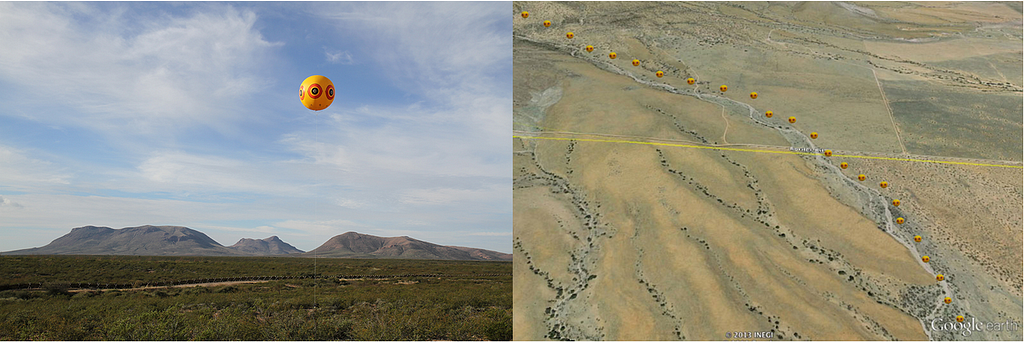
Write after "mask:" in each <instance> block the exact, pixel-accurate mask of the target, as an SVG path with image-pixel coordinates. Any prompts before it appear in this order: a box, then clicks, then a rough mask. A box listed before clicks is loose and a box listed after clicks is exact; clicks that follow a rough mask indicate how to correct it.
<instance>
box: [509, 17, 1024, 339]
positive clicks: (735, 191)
mask: <svg viewBox="0 0 1024 343" xmlns="http://www.w3.org/2000/svg"><path fill="white" fill-rule="evenodd" d="M861 6H869V7H870V6H871V5H870V4H867V5H864V4H860V3H858V4H857V5H850V4H827V3H826V4H802V5H793V4H785V5H783V4H777V3H776V4H771V5H768V6H766V5H764V4H756V3H744V4H709V3H535V2H530V3H514V5H513V7H514V12H515V13H516V14H518V13H519V11H521V10H528V11H530V12H531V16H530V18H528V19H525V20H524V19H522V18H519V17H516V19H514V23H515V24H514V32H513V34H514V35H515V38H516V39H515V41H514V46H513V51H514V78H513V87H514V88H513V89H514V93H515V104H514V110H513V111H514V112H513V121H514V123H515V126H514V127H515V130H517V132H516V133H515V135H516V136H519V137H520V138H515V139H514V145H513V150H514V168H515V169H514V173H513V175H514V183H513V188H514V193H513V194H514V195H513V201H514V208H515V210H514V215H513V220H514V224H513V225H514V240H515V242H514V248H515V251H514V254H516V255H519V256H516V257H515V258H516V260H517V261H519V262H521V261H526V263H519V262H517V264H516V267H515V274H514V280H515V282H516V293H515V295H514V300H515V311H514V313H515V327H514V330H515V331H514V335H515V339H517V340H536V339H584V340H678V339H686V340H721V339H728V338H732V335H734V334H735V333H737V332H739V333H741V334H743V333H747V332H757V333H765V332H767V333H770V334H771V335H772V338H773V339H817V340H892V339H900V340H927V339H942V340H963V339H972V340H977V339H980V340H986V339H1018V340H1019V339H1021V331H1020V330H1017V331H1013V332H974V333H973V334H972V335H970V336H964V335H959V333H956V334H954V333H952V332H949V331H935V330H932V329H931V328H930V323H931V321H932V320H933V319H936V320H940V323H941V321H943V320H945V321H948V320H951V319H952V318H953V317H954V316H956V315H958V314H959V315H965V316H966V317H968V318H977V319H978V320H983V321H985V322H990V321H1002V320H1011V321H1015V322H1017V323H1020V322H1021V315H1020V313H1021V312H1022V302H1021V291H1020V289H1021V287H1022V286H1021V279H1022V276H1021V272H1020V271H1021V269H1022V267H1021V262H1020V261H1021V260H1022V259H1024V258H1022V256H1021V255H1022V248H1021V247H1022V243H1021V242H1022V240H1024V238H1022V236H1021V225H1022V224H1021V214H1020V209H1021V208H1022V207H1024V205H1022V204H1021V200H1020V199H1021V198H1022V196H1021V194H1022V191H1021V189H1022V183H1021V179H1020V178H1019V177H1020V176H1021V171H1020V169H1019V166H1020V157H1019V155H1018V157H1017V158H1016V159H1013V158H1006V159H1008V160H1010V161H1002V160H1000V161H989V162H991V163H996V164H1000V163H1001V164H1007V163H1009V165H1010V166H1011V167H1012V166H1018V168H998V167H966V166H956V165H942V164H934V163H921V162H906V161H876V160H868V159H860V158H845V159H840V158H838V157H834V158H826V157H824V156H799V155H794V154H778V153H763V152H756V151H735V150H733V151H724V150H714V149H698V148H682V147H667V146H658V145H644V144H632V143H628V144H627V143H622V142H615V140H616V139H618V140H625V139H629V140H639V141H672V142H689V143H690V144H693V145H692V146H703V147H712V148H713V147H715V146H730V147H735V146H746V147H750V146H759V147H788V146H793V147H800V148H830V149H836V150H837V151H843V152H844V153H849V154H851V155H857V154H858V153H863V154H871V155H873V156H889V157H900V156H906V155H902V154H903V152H904V150H907V153H911V154H921V153H922V152H920V151H915V149H920V147H925V148H927V149H925V150H927V151H926V152H927V153H928V154H929V155H933V154H939V155H938V156H935V158H936V159H942V158H943V157H942V155H941V154H942V153H944V152H947V151H949V150H951V148H948V147H949V146H948V144H947V143H946V141H941V140H940V139H939V138H938V137H939V136H940V135H941V133H940V131H938V130H934V129H930V128H927V127H925V128H919V127H901V126H899V125H900V123H907V122H908V121H907V120H905V119H903V118H916V117H918V116H921V115H923V114H922V113H917V112H914V111H917V110H916V109H915V107H908V106H896V107H893V106H892V104H891V103H890V101H891V100H889V99H888V98H887V97H886V90H885V87H886V84H885V83H884V82H882V81H879V80H878V79H877V75H879V74H880V73H882V74H886V75H889V76H891V75H894V74H899V75H905V77H903V78H899V79H898V80H900V81H908V80H912V81H913V82H924V83H927V84H928V85H929V86H930V87H935V88H936V89H943V91H947V92H974V93H972V94H980V93H985V94H998V96H1009V97H1013V96H1016V97H1017V98H1018V99H1019V98H1020V93H1019V92H1020V90H1019V88H1020V83H1019V82H1018V83H1013V82H1014V81H1013V80H1010V81H1009V83H1007V82H1005V81H1003V80H999V81H998V82H997V81H994V80H978V79H977V78H974V79H966V80H959V79H956V78H950V77H949V76H950V75H966V73H968V72H966V71H963V70H960V69H943V68H949V65H943V67H938V66H937V65H931V64H924V62H920V61H915V60H911V59H910V58H912V57H917V55H913V54H908V55H907V56H906V57H904V56H894V55H893V53H892V51H896V50H894V49H896V47H898V46H899V45H900V44H902V45H913V44H915V43H909V42H907V41H906V40H907V39H918V38H921V39H925V38H927V39H933V38H934V39H935V40H936V41H938V42H940V43H941V42H942V41H941V39H947V38H944V37H946V36H941V35H937V34H936V33H935V32H940V31H942V30H946V31H949V32H947V33H948V34H949V36H950V37H951V35H952V34H954V33H955V34H958V35H961V36H962V35H968V36H970V35H972V34H975V35H977V37H975V38H978V39H975V38H970V37H969V38H970V39H974V40H972V41H971V43H972V44H981V45H986V48H985V49H979V50H973V52H972V53H971V54H963V55H957V54H947V55H943V56H938V55H934V54H932V55H929V54H927V50H928V49H940V48H941V47H942V46H943V45H942V44H945V43H941V44H940V43H934V44H933V43H929V44H931V45H928V44H924V45H919V46H917V47H916V48H917V49H920V50H915V51H914V52H913V53H916V54H924V55H928V56H929V59H927V61H928V62H929V63H937V62H943V61H950V60H957V59H958V58H975V57H978V56H979V55H985V56H990V55H991V54H999V53H1004V54H1005V53H1008V52H1009V53H1014V51H1013V49H1007V46H1009V45H1007V44H1006V39H1016V42H1017V45H1016V46H1017V50H1016V54H1017V55H1018V56H1019V54H1020V45H1021V44H1020V35H1019V33H1018V34H1017V35H1016V36H1012V37H1010V38H1006V37H1005V36H1004V37H1003V38H1002V39H1003V40H993V41H997V42H998V43H993V44H989V43H988V41H986V40H984V39H980V35H987V33H988V32H986V31H979V32H980V33H977V32H976V33H971V32H969V30H964V29H963V27H968V26H970V25H974V24H973V23H969V22H959V23H958V24H956V25H948V23H947V24H943V25H940V24H937V23H932V22H931V21H927V22H922V23H906V22H902V23H896V22H889V21H887V20H888V19H886V18H887V17H886V15H887V14H888V13H893V12H900V15H902V16H904V17H913V16H912V15H911V14H914V13H916V15H919V16H936V15H941V14H942V13H947V12H949V13H954V14H950V16H951V18H953V19H950V20H952V21H956V20H965V19H963V18H975V17H979V16H980V17H984V16H989V17H986V18H988V19H986V20H984V22H985V23H986V24H985V25H991V24H992V23H1003V22H1006V21H1008V20H1011V19H1007V20H1003V21H999V20H994V19H993V18H991V15H992V13H993V11H995V12H996V13H1004V12H1007V11H1008V13H1009V14H1010V15H1014V16H1016V18H1017V20H1018V21H1017V24H1016V25H1017V26H1016V27H1018V31H1019V27H1020V24H1019V18H1020V13H1019V12H1015V11H1014V10H1013V9H1011V8H1009V7H1005V6H1004V7H1003V9H1002V11H1003V12H1000V11H999V10H997V9H995V8H993V7H991V6H987V5H986V6H974V5H970V6H964V7H963V8H958V7H955V6H953V7H948V6H947V7H941V8H931V7H921V6H916V5H904V6H895V5H893V4H888V3H887V4H883V5H880V6H884V7H880V8H879V9H878V10H877V11H875V10H874V9H872V8H869V7H861ZM915 11H916V12H915ZM1004 14H1005V13H1004ZM543 20H551V21H552V22H553V23H554V25H552V27H551V28H544V27H543V26H541V25H540V22H541V21H543ZM905 20H909V19H905ZM972 20H973V19H972ZM979 22H980V21H979ZM830 23H831V24H833V25H837V26H839V27H840V28H843V29H845V31H844V30H836V29H834V28H829V25H827V24H830ZM908 27H912V28H915V29H922V30H925V29H927V30H925V31H921V30H913V31H910V32H912V34H907V35H901V36H898V37H895V36H889V35H894V34H898V33H900V32H904V31H906V30H904V29H906V28H908ZM992 30H1001V29H1000V28H995V29H992ZM566 31H573V32H574V34H575V35H576V36H575V38H574V39H573V40H571V41H570V40H568V39H566V38H565V37H564V34H565V32H566ZM953 31H955V32H953ZM928 32H931V33H928ZM999 32H1002V31H999ZM769 34H770V35H771V37H770V38H769ZM867 38H870V39H867ZM897 38H899V39H897ZM985 38H986V39H987V38H988V37H985ZM965 39H966V38H965ZM587 44H592V45H594V46H595V51H594V52H592V53H587V52H585V51H584V50H583V47H584V46H585V45H587ZM986 49H987V50H986ZM609 51H615V52H616V53H617V54H618V55H619V56H618V58H617V59H616V60H610V59H608V57H607V53H608V52H609ZM906 51H910V50H906ZM979 51H982V52H979ZM989 52H991V54H989ZM633 58H638V59H640V60H641V61H642V64H641V66H638V67H635V66H632V65H631V64H630V60H632V59H633ZM922 60H924V59H922ZM991 61H995V63H996V69H998V68H1001V67H1002V66H1001V65H1000V63H1003V62H999V60H998V59H991ZM1010 62H1012V61H1010ZM958 63H959V62H958ZM964 63H966V62H964ZM972 63H974V62H971V63H967V64H970V65H973V64H972ZM967 64H965V65H967ZM1003 64H1005V63H1003ZM900 68H906V70H904V69H900ZM657 70H663V71H665V73H666V76H665V77H663V78H656V77H655V76H654V75H653V74H654V71H657ZM894 70H903V71H905V72H904V73H902V74H901V73H899V72H897V71H894ZM992 75H995V74H994V73H993V74H992ZM688 77H694V78H696V79H697V80H699V82H698V83H697V84H696V85H692V86H691V85H687V84H686V81H685V80H686V78H688ZM896 79H897V78H888V79H886V80H896ZM997 83H998V84H997ZM720 84H728V85H729V87H730V90H729V91H728V92H725V93H724V94H723V93H722V92H719V91H718V90H717V87H718V85H720ZM752 90H756V91H757V92H758V93H759V94H761V97H759V98H758V99H756V100H751V99H750V98H749V97H747V94H748V93H749V92H750V91H752ZM897 93H898V92H897ZM897 95H898V96H900V97H903V96H906V95H905V94H903V93H898V94H897ZM965 106H969V105H965ZM894 108H895V109H896V110H894ZM769 109H770V110H772V111H774V112H775V113H776V115H775V117H773V118H771V119H767V118H764V117H763V115H762V114H763V112H764V111H765V110H769ZM996 110H998V111H1007V112H1006V113H1010V114H1012V113H1013V111H1018V112H1020V110H1019V108H1016V109H1015V108H996ZM982 112H986V111H979V113H982ZM988 112H990V111H988ZM791 115H792V116H797V117H798V118H799V120H798V122H797V123H796V124H794V125H790V124H789V123H786V122H785V118H786V117H788V116H791ZM979 115H981V114H979ZM1009 117H1011V116H1009V115H1004V114H1003V113H995V114H993V118H1009ZM983 119H985V118H983ZM992 122H993V123H998V124H993V125H996V126H1000V127H1004V126H1009V127H1010V128H1009V129H1007V130H1005V132H1016V135H1019V134H1020V130H1021V127H1020V124H1019V123H1020V120H1019V119H1018V120H1017V121H1013V120H1007V119H993V121H992ZM1014 130H1016V131H1014ZM810 131H816V132H818V133H819V134H820V138H819V139H816V140H811V139H810V138H808V133H809V132H810ZM995 132H1003V131H998V130H997V131H995ZM898 133H903V134H908V135H909V136H910V137H911V140H909V143H910V144H907V143H908V141H904V140H903V139H902V138H901V137H900V135H898ZM997 134H1000V135H1002V133H997ZM1004 136H1005V135H1004ZM574 137H575V138H579V139H575V140H574ZM594 137H599V138H602V139H603V141H590V140H586V139H583V138H588V139H589V138H594ZM1000 137H1002V136H1000ZM1011 137H1012V135H1011ZM967 139H970V138H967ZM1010 139H1016V140H1017V141H1019V140H1020V137H1015V138H1010ZM919 142H925V143H927V145H922V144H924V143H919ZM737 144H739V145H737ZM985 144H988V143H987V142H983V141H980V140H979V141H978V142H977V143H976V144H975V145H973V146H975V147H977V146H986V145H985ZM1018 145H1019V144H1018ZM967 146H971V145H969V144H968V145H967ZM958 152H959V153H958V154H951V155H950V156H953V157H966V158H973V159H979V158H982V159H983V158H987V157H988V156H990V155H988V154H986V153H985V152H978V153H976V154H975V153H971V152H972V150H971V149H962V150H958ZM964 152H966V153H964ZM999 154H1000V155H999V156H1012V154H1013V152H1012V150H1008V151H1007V152H1005V153H1004V152H1000V153H999ZM841 161H846V162H849V163H850V165H851V167H850V168H849V169H847V170H842V169H840V168H839V167H838V164H839V162H841ZM949 161H953V159H950V160H949ZM956 161H963V159H958V160H956ZM982 161H984V160H982ZM859 173H865V174H868V175H871V178H870V180H868V181H870V182H859V181H856V175H857V174H859ZM898 176H899V177H898ZM883 177H886V178H887V179H888V180H890V182H891V183H892V185H893V186H892V187H890V188H887V189H882V188H880V187H878V186H877V182H878V181H879V178H883ZM888 177H891V178H888ZM893 198H900V199H903V204H902V206H900V207H894V206H892V205H890V201H891V199H893ZM923 198H927V199H923ZM965 198H967V199H971V200H972V201H970V203H966V202H964V201H963V199H965ZM897 216H902V217H905V218H907V223H905V224H904V225H897V224H895V218H896V217H897ZM964 227H968V228H969V230H971V232H974V233H977V234H976V235H975V236H974V237H961V236H962V230H963V229H961V228H964ZM916 234H921V235H924V236H926V237H928V239H927V240H926V241H925V242H923V244H915V243H914V242H913V240H912V237H913V236H914V235H916ZM921 254H929V255H930V256H932V257H933V262H932V263H928V264H926V263H923V262H921V260H920V256H921ZM936 273H944V274H946V275H949V277H948V279H947V281H945V282H937V281H936V280H935V274H936ZM986 286H988V287H986ZM947 295H951V296H953V297H954V298H955V299H956V301H954V303H953V304H950V305H946V304H943V303H942V302H941V299H942V298H943V297H945V296H947ZM965 299H972V300H970V301H966V300H965ZM997 302H998V303H999V305H994V304H996V303H997ZM727 335H728V336H727ZM740 338H742V337H740Z"/></svg>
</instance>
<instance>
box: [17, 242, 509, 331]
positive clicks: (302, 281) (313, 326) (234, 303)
mask: <svg viewBox="0 0 1024 343" xmlns="http://www.w3.org/2000/svg"><path fill="white" fill-rule="evenodd" d="M315 263H316V264H317V265H316V267H315V268H314V266H313V264H314V261H313V260H312V259H307V258H283V257H282V258H255V257H138V256H119V257H113V256H16V257H10V256H4V257H0V275H3V276H4V278H3V281H2V282H0V286H2V285H13V284H23V283H33V282H35V283H38V284H37V285H36V286H32V287H31V288H19V289H7V290H4V291H0V339H3V340H511V338H512V282H511V274H510V273H511V267H512V264H511V263H508V262H464V261H459V262H454V261H424V260H416V261H410V260H349V259H319V260H317V261H315ZM314 269H315V270H316V271H314ZM337 275H345V276H346V278H337V277H335V276H337ZM359 275H364V276H368V277H357V276H359ZM397 275H440V276H438V277H425V276H397ZM242 276H277V277H279V278H277V279H267V280H264V281H258V282H254V283H208V284H204V285H199V286H191V285H189V284H185V285H179V286H176V287H171V286H168V287H145V286H146V284H147V283H150V284H152V283H167V282H171V281H172V280H181V279H191V280H197V281H199V282H202V281H216V280H211V279H218V278H220V279H225V278H238V277H242ZM79 283H86V284H89V283H91V284H97V283H102V284H104V286H105V285H106V284H117V285H121V286H124V285H129V284H130V285H131V286H134V287H133V288H123V289H111V288H105V287H104V286H99V287H97V286H80V285H78V284H79ZM178 283H180V282H178ZM119 287H120V286H119ZM8 288H10V287H8Z"/></svg>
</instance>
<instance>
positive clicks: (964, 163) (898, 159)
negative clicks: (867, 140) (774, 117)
mask: <svg viewBox="0 0 1024 343" xmlns="http://www.w3.org/2000/svg"><path fill="white" fill-rule="evenodd" d="M512 138H519V139H543V140H553V141H580V142H598V143H625V144H641V145H658V146H670V147H677V148H695V149H710V150H727V151H745V152H763V153H769V154H790V155H811V156H814V155H824V154H819V153H814V152H800V151H780V150H760V149H741V148H726V147H714V146H702V145H689V144H672V143H656V142H641V141H627V140H617V139H593V138H567V137H534V136H516V135H513V136H512ZM832 157H847V158H864V159H873V160H889V161H906V162H926V163H942V164H960V165H968V166H981V167H1000V168H1017V169H1024V166H1011V165H1005V164H986V163H971V162H956V161H936V160H919V159H913V158H896V157H878V156H860V155H836V154H833V155H832Z"/></svg>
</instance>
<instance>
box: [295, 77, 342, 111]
mask: <svg viewBox="0 0 1024 343" xmlns="http://www.w3.org/2000/svg"><path fill="white" fill-rule="evenodd" d="M299 101H302V105H303V106H306V108H308V109H311V110H314V111H320V110H323V109H325V108H327V107H328V106H331V103H332V102H334V83H332V82H331V79H328V78H327V77H326V76H323V75H313V76H310V77H307V78H306V80H305V81H302V85H301V86H299Z"/></svg>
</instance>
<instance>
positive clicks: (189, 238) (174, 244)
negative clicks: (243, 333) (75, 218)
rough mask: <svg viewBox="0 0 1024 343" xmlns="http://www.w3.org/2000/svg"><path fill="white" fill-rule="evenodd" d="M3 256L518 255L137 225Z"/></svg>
mask: <svg viewBox="0 0 1024 343" xmlns="http://www.w3.org/2000/svg"><path fill="white" fill-rule="evenodd" d="M0 254H2V255H142V256H299V257H314V256H316V257H338V258H399V259H431V260H478V261H511V260H512V254H505V253H500V252H496V251H490V250H484V249H477V248H467V247H458V246H444V245H438V244H434V243H430V242H425V241H421V240H418V239H414V238H410V237H408V236H402V237H377V236H373V235H366V234H361V233H357V232H346V233H344V234H340V235H337V236H334V237H332V238H331V239H329V240H327V242H325V243H324V244H322V245H320V247H318V248H316V249H313V250H312V251H309V252H303V251H302V250H299V249H297V248H295V247H294V246H292V245H291V244H288V243H285V242H284V241H282V240H281V239H280V238H278V237H277V236H271V237H268V238H264V239H251V238H242V239H240V240H239V241H238V243H235V244H234V245H231V246H223V245H221V244H220V243H218V242H217V241H215V240H213V239H212V238H210V236H207V235H206V234H205V233H202V232H200V231H197V230H193V229H190V228H187V227H183V226H152V225H145V226H137V227H126V228H123V229H112V228H109V227H99V226H83V227H78V228H74V229H72V230H71V232H70V233H68V234H66V235H64V236H61V237H60V238H57V239H55V240H53V242H50V244H47V245H45V246H42V247H38V248H30V249H22V250H14V251H8V252H4V253H0Z"/></svg>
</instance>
